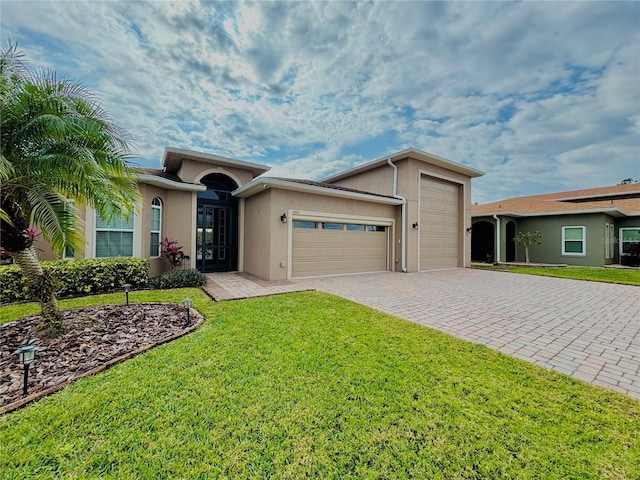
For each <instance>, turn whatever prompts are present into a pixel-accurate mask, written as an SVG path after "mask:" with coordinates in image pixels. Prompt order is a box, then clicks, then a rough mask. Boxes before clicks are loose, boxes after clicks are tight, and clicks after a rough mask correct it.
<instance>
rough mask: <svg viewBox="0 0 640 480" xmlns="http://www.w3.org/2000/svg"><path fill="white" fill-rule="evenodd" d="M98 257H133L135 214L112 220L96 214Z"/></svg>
mask: <svg viewBox="0 0 640 480" xmlns="http://www.w3.org/2000/svg"><path fill="white" fill-rule="evenodd" d="M96 257H97V258H99V257H133V214H130V215H129V217H128V218H113V219H112V220H111V221H110V222H107V221H106V220H104V219H103V218H102V217H101V216H100V215H96Z"/></svg>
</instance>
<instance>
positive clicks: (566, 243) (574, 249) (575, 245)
mask: <svg viewBox="0 0 640 480" xmlns="http://www.w3.org/2000/svg"><path fill="white" fill-rule="evenodd" d="M585 231H586V227H562V254H563V255H576V256H585V255H586V254H587V248H586V243H587V242H586V239H585V237H586V234H585Z"/></svg>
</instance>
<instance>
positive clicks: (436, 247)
mask: <svg viewBox="0 0 640 480" xmlns="http://www.w3.org/2000/svg"><path fill="white" fill-rule="evenodd" d="M460 204H461V203H460V184H458V183H454V182H449V181H447V180H444V179H440V178H436V177H430V176H426V175H422V176H421V177H420V253H419V259H420V270H435V269H441V268H457V267H459V266H461V262H460V251H461V248H460V241H461V239H460V231H461V224H460V218H461V212H460Z"/></svg>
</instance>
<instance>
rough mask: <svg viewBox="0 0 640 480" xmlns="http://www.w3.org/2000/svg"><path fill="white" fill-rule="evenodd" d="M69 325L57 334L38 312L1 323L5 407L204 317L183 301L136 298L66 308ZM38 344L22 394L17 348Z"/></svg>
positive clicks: (0, 383) (0, 386)
mask: <svg viewBox="0 0 640 480" xmlns="http://www.w3.org/2000/svg"><path fill="white" fill-rule="evenodd" d="M62 314H63V317H64V322H65V326H66V329H65V331H64V332H63V333H62V334H61V335H58V336H55V337H52V336H49V335H47V334H46V333H45V332H44V331H42V330H38V329H37V328H36V327H37V326H38V324H39V323H40V322H41V317H40V316H39V315H36V316H31V317H25V318H22V319H20V320H17V321H14V322H10V323H6V324H3V325H0V338H2V346H1V347H0V375H1V376H0V413H6V412H8V411H11V410H14V409H16V408H19V407H21V406H23V405H26V404H27V403H29V402H31V401H33V400H36V399H38V398H41V397H42V396H44V395H48V394H50V393H53V392H55V391H58V390H60V389H61V388H63V387H64V386H65V385H68V384H69V383H72V382H73V381H75V380H77V379H78V378H81V377H84V376H87V375H91V374H95V373H97V372H100V371H102V370H104V369H105V368H108V367H110V366H111V365H114V364H116V363H119V362H121V361H123V360H126V359H127V358H131V357H133V356H135V355H137V354H139V353H141V352H143V351H145V350H148V349H150V348H152V347H154V346H156V345H159V344H161V343H165V342H167V341H169V340H173V339H175V338H178V337H180V336H182V335H184V334H186V333H188V332H190V331H192V330H194V329H195V328H196V327H197V326H198V325H200V324H201V323H202V322H203V321H204V319H203V317H202V316H201V315H200V314H198V312H197V311H196V310H194V309H191V310H190V315H189V318H187V312H186V310H185V308H184V307H183V306H182V305H176V304H168V303H158V304H147V303H143V304H132V305H129V306H126V305H106V306H102V307H88V308H75V309H70V310H65V311H63V312H62ZM24 345H36V346H37V347H38V350H37V352H36V357H35V360H34V361H33V363H32V364H31V365H30V368H29V382H28V387H29V389H28V394H27V395H26V396H25V395H23V394H22V387H23V366H22V365H21V364H18V363H17V362H16V356H15V355H13V352H14V351H16V350H17V349H18V348H19V347H21V346H24Z"/></svg>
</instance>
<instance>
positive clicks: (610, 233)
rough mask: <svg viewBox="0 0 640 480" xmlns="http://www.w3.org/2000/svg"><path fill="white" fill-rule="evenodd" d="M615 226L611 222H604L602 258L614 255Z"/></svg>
mask: <svg viewBox="0 0 640 480" xmlns="http://www.w3.org/2000/svg"><path fill="white" fill-rule="evenodd" d="M615 245H616V239H615V228H614V226H613V223H605V224H604V258H613V257H614V255H615Z"/></svg>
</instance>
